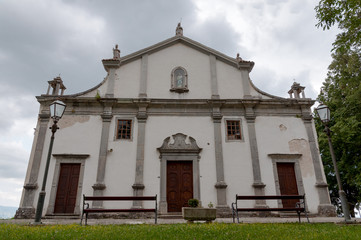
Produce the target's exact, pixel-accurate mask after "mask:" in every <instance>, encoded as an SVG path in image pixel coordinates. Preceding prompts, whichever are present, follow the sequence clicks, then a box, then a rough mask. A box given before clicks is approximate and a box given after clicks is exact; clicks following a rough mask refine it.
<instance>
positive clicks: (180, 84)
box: [177, 73, 183, 88]
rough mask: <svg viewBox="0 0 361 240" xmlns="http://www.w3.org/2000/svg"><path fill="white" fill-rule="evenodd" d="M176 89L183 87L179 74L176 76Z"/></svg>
mask: <svg viewBox="0 0 361 240" xmlns="http://www.w3.org/2000/svg"><path fill="white" fill-rule="evenodd" d="M177 87H178V88H181V87H183V76H182V75H181V74H180V73H178V75H177Z"/></svg>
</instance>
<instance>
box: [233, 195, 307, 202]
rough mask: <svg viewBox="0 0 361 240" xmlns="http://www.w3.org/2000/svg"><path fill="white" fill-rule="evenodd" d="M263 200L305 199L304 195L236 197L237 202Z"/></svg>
mask: <svg viewBox="0 0 361 240" xmlns="http://www.w3.org/2000/svg"><path fill="white" fill-rule="evenodd" d="M265 199H305V195H268V196H267V195H266V196H238V195H236V201H237V200H265Z"/></svg>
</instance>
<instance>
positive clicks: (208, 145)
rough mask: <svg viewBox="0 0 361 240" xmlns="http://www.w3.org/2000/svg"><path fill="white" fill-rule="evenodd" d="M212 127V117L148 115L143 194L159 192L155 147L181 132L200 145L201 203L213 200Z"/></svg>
mask: <svg viewBox="0 0 361 240" xmlns="http://www.w3.org/2000/svg"><path fill="white" fill-rule="evenodd" d="M213 131H214V130H213V121H212V119H211V118H210V117H196V116H195V117H176V116H169V117H167V116H152V117H149V118H148V120H147V125H146V134H145V142H146V144H145V161H144V172H145V175H144V184H145V186H146V187H145V191H144V194H154V193H158V195H159V192H160V178H159V177H160V159H159V152H158V151H157V150H156V149H157V148H159V147H160V146H162V144H163V140H164V139H165V138H167V137H169V136H172V135H174V134H176V133H183V134H185V135H187V136H191V137H193V138H194V139H195V140H196V142H197V144H198V146H199V147H200V148H202V151H201V153H200V156H201V157H200V159H199V168H200V169H199V171H200V176H201V177H200V190H201V192H200V195H201V201H202V202H203V204H208V203H209V202H213V203H216V195H215V189H214V184H215V183H216V168H215V158H214V136H213Z"/></svg>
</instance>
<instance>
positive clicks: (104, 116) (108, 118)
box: [101, 114, 113, 122]
mask: <svg viewBox="0 0 361 240" xmlns="http://www.w3.org/2000/svg"><path fill="white" fill-rule="evenodd" d="M101 117H102V119H103V122H110V121H111V120H112V118H113V115H112V114H102V115H101Z"/></svg>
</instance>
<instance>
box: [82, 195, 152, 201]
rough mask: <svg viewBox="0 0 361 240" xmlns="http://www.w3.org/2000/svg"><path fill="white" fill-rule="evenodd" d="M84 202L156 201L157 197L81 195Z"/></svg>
mask: <svg viewBox="0 0 361 240" xmlns="http://www.w3.org/2000/svg"><path fill="white" fill-rule="evenodd" d="M83 199H84V201H137V200H141V201H156V200H157V195H155V196H123V197H118V196H85V195H83Z"/></svg>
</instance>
